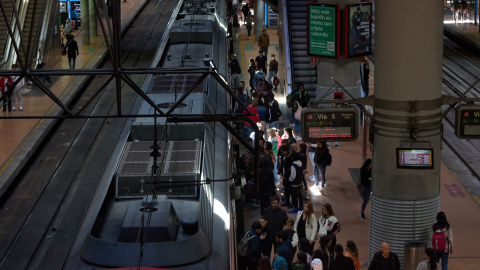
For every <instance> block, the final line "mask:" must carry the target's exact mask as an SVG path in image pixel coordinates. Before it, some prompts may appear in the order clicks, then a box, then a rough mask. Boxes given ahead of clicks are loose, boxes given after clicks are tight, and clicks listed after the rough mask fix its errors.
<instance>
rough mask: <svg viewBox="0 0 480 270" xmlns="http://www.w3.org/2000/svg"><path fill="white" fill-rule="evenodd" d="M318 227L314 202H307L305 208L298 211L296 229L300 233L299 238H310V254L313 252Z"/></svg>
mask: <svg viewBox="0 0 480 270" xmlns="http://www.w3.org/2000/svg"><path fill="white" fill-rule="evenodd" d="M317 227H318V225H317V217H316V216H315V213H314V212H313V204H312V203H311V202H305V203H304V204H303V210H302V211H299V212H298V213H297V220H296V221H295V227H294V230H295V231H296V232H297V234H298V239H302V238H307V239H308V241H309V243H310V247H309V249H308V251H309V252H308V253H310V254H312V253H313V246H314V245H315V239H316V237H317V235H316V233H317Z"/></svg>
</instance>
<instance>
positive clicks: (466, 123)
mask: <svg viewBox="0 0 480 270" xmlns="http://www.w3.org/2000/svg"><path fill="white" fill-rule="evenodd" d="M456 110H457V112H456V121H455V134H456V135H457V137H459V138H460V139H480V106H473V105H472V106H470V105H467V106H458V107H457V108H456Z"/></svg>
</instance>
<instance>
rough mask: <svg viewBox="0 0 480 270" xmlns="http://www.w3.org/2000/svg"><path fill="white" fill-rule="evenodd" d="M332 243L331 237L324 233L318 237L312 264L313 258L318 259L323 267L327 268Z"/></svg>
mask: <svg viewBox="0 0 480 270" xmlns="http://www.w3.org/2000/svg"><path fill="white" fill-rule="evenodd" d="M331 245H332V237H331V236H330V235H324V236H322V237H321V238H320V246H319V247H318V248H317V249H315V250H314V251H313V255H312V264H313V260H314V259H320V260H321V261H322V264H323V269H328V265H329V264H330V251H329V249H330V246H331Z"/></svg>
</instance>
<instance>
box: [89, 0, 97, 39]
mask: <svg viewBox="0 0 480 270" xmlns="http://www.w3.org/2000/svg"><path fill="white" fill-rule="evenodd" d="M93 1H94V0H88V9H89V13H88V14H89V16H88V26H89V29H90V36H92V37H95V36H97V35H98V34H97V11H96V9H95V4H94V3H93Z"/></svg>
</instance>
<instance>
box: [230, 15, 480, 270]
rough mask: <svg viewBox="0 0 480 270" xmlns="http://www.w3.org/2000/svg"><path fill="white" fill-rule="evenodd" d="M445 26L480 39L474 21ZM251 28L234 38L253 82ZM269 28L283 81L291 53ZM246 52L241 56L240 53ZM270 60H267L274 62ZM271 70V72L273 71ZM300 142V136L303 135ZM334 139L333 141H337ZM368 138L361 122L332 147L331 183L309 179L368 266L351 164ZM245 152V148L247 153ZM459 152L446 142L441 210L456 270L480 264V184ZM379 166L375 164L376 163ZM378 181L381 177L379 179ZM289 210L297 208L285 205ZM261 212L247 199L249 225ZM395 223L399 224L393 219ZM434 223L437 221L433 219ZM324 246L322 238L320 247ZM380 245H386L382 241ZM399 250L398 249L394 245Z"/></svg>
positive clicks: (312, 193)
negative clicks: (352, 135) (461, 163)
mask: <svg viewBox="0 0 480 270" xmlns="http://www.w3.org/2000/svg"><path fill="white" fill-rule="evenodd" d="M445 28H446V30H445V31H447V29H450V31H455V32H457V33H458V34H459V35H462V36H463V37H464V38H465V39H471V40H473V42H475V43H476V44H477V45H480V39H479V35H478V26H476V25H472V24H467V25H463V24H459V23H457V24H448V25H445ZM246 32H247V31H246V30H245V28H244V27H243V25H242V30H241V32H240V35H239V41H238V42H234V52H235V53H236V54H237V59H238V60H239V62H240V65H241V67H242V73H243V74H242V79H243V80H244V81H246V82H247V83H248V78H249V75H248V72H247V69H248V65H249V59H250V58H254V59H255V57H256V56H257V55H258V49H259V48H258V44H257V41H256V40H255V33H254V30H252V34H251V39H250V40H249V39H248V36H247V33H246ZM267 34H268V35H269V37H270V46H269V49H268V54H269V55H267V58H268V61H270V54H272V53H273V54H275V55H276V60H277V61H278V62H279V70H280V72H279V74H278V77H279V79H280V81H282V80H283V78H285V74H284V73H283V70H285V68H284V65H285V59H284V57H283V55H282V54H281V53H280V48H279V44H278V39H279V38H278V35H277V29H276V28H275V27H270V28H267ZM239 57H241V59H239ZM268 61H267V62H268ZM370 62H371V64H370V66H371V74H370V91H369V92H370V93H371V94H372V93H374V88H373V86H374V79H375V78H374V77H375V64H374V63H373V61H370ZM267 74H268V72H267ZM284 91H285V89H284V87H283V86H282V85H279V87H278V91H276V92H274V94H275V97H276V99H277V100H278V101H279V103H280V106H281V107H282V106H283V109H282V111H284V112H285V111H286V112H287V114H285V113H284V114H283V116H282V119H281V120H280V122H281V124H280V127H286V126H288V124H289V119H288V117H285V115H288V108H286V105H285V99H284V97H285V96H286V95H287V94H288V93H284ZM297 142H298V141H297ZM332 145H333V144H332ZM365 147H368V146H366V145H364V138H363V127H361V128H360V136H359V138H358V139H357V140H356V141H353V142H340V145H339V147H338V148H335V147H333V146H332V147H330V153H331V154H332V157H333V162H332V165H331V166H329V167H327V180H328V181H327V183H328V185H327V186H326V188H325V189H323V190H318V189H316V188H312V187H313V186H314V183H313V182H311V181H309V180H308V179H307V184H308V186H309V187H310V188H309V197H310V201H311V202H312V203H313V208H314V211H315V214H316V215H317V218H319V216H320V213H321V209H322V205H323V204H325V203H330V204H331V205H332V207H333V210H334V212H335V215H336V216H337V218H338V219H339V222H340V224H341V232H340V233H339V234H338V235H337V243H338V244H341V245H343V246H344V247H345V245H346V241H347V240H352V241H354V242H355V243H356V245H357V247H358V249H359V252H360V263H361V269H368V266H369V236H370V203H369V204H368V206H367V209H366V211H365V215H366V219H364V220H363V219H361V218H360V212H361V205H362V202H363V199H362V197H361V195H360V193H359V191H358V189H357V186H356V183H355V182H354V180H353V179H352V176H351V174H350V172H349V169H351V168H360V167H361V165H362V163H363V160H364V151H365ZM365 152H366V153H367V154H366V157H370V158H371V152H370V151H369V150H368V148H367V150H366V151H365ZM241 154H242V153H241ZM451 159H455V156H454V155H453V154H452V153H451V151H450V150H449V149H448V148H447V147H444V149H443V150H442V165H441V195H440V196H441V199H440V201H441V206H440V210H441V211H444V212H445V213H446V216H447V219H448V221H449V223H450V225H451V226H452V230H453V235H454V253H453V254H450V257H449V269H450V270H466V269H472V270H473V269H477V268H478V265H479V264H480V253H479V252H478V251H477V250H476V243H478V241H480V235H479V234H478V233H476V231H478V224H479V222H480V199H479V198H478V197H477V196H476V195H475V192H473V191H474V190H472V186H473V187H475V186H478V189H480V184H479V183H478V179H475V178H474V177H469V176H468V175H461V173H459V172H457V171H455V170H454V169H455V168H453V167H452V166H454V165H452V162H451V161H452V160H451ZM373 166H375V165H373ZM307 170H308V174H307V175H308V176H310V175H311V174H312V172H313V168H312V166H311V163H310V160H309V161H308V169H307ZM373 181H375V179H373ZM277 195H279V196H281V195H282V192H281V189H279V190H277ZM282 208H283V209H285V210H286V211H287V212H288V211H289V210H291V209H287V208H286V207H282ZM259 216H260V213H259V210H258V208H257V207H254V206H253V204H250V203H249V204H247V205H246V206H245V207H244V227H245V229H246V230H248V229H249V228H250V226H251V224H252V222H253V221H255V220H258V218H259ZM288 217H289V218H290V219H293V220H295V218H296V214H294V213H289V214H288ZM392 225H393V224H392ZM432 225H433V224H432ZM318 246H319V243H318V239H317V242H316V244H315V248H317V247H318ZM376 248H377V249H378V250H380V246H379V247H376ZM392 251H394V252H395V251H396V250H392Z"/></svg>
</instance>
